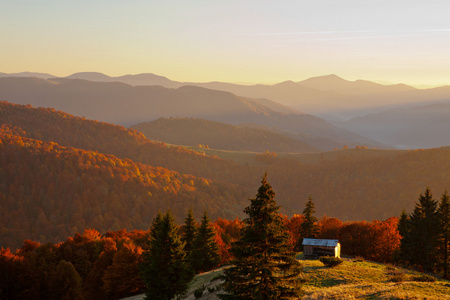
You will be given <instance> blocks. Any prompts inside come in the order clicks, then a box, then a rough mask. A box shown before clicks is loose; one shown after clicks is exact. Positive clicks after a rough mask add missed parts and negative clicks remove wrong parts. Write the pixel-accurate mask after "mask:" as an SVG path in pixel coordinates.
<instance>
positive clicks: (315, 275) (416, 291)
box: [302, 259, 450, 299]
mask: <svg viewBox="0 0 450 300" xmlns="http://www.w3.org/2000/svg"><path fill="white" fill-rule="evenodd" d="M302 264H303V266H304V271H305V277H306V279H307V282H306V283H305V284H304V285H303V290H304V291H305V296H304V297H303V298H302V299H450V282H449V281H446V280H442V279H438V280H436V282H416V281H413V280H414V278H415V277H417V276H423V274H421V273H419V272H414V271H411V270H404V269H399V268H395V267H392V266H386V265H384V264H380V263H374V262H370V261H361V260H349V259H346V260H345V261H344V262H343V263H342V264H341V265H339V266H337V267H335V268H326V267H324V266H323V264H322V263H321V262H319V261H317V260H302ZM398 274H404V275H402V276H403V280H402V281H400V282H392V281H391V279H392V278H393V277H394V276H398Z"/></svg>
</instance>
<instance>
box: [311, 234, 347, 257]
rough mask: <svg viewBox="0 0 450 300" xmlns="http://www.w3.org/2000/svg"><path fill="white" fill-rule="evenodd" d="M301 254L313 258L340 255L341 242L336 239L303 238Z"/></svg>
mask: <svg viewBox="0 0 450 300" xmlns="http://www.w3.org/2000/svg"><path fill="white" fill-rule="evenodd" d="M303 255H304V256H305V257H314V258H318V257H320V256H334V257H341V244H339V241H338V240H326V239H307V238H304V239H303Z"/></svg>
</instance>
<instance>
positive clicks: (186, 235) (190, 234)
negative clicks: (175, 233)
mask: <svg viewBox="0 0 450 300" xmlns="http://www.w3.org/2000/svg"><path fill="white" fill-rule="evenodd" d="M196 235H197V222H195V219H194V215H193V213H192V209H189V211H188V215H187V217H186V219H185V220H184V226H183V235H182V236H181V241H182V242H184V243H185V245H184V251H186V254H187V255H188V256H189V255H190V254H191V251H192V247H193V243H194V239H195V236H196Z"/></svg>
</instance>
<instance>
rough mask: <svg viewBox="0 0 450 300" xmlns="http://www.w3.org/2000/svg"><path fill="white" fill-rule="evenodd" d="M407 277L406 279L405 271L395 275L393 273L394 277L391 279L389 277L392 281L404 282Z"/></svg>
mask: <svg viewBox="0 0 450 300" xmlns="http://www.w3.org/2000/svg"><path fill="white" fill-rule="evenodd" d="M405 279H406V276H405V273H403V272H397V273H395V274H394V275H392V277H391V279H389V281H392V282H403V281H405Z"/></svg>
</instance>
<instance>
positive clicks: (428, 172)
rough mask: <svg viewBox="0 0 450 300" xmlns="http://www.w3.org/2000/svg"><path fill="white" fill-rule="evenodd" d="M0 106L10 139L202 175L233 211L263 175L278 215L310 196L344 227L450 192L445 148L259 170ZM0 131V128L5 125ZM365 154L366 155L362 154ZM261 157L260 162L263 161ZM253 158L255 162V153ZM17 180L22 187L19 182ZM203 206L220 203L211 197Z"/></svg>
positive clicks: (99, 126) (351, 154) (131, 134)
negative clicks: (427, 193) (425, 194)
mask: <svg viewBox="0 0 450 300" xmlns="http://www.w3.org/2000/svg"><path fill="white" fill-rule="evenodd" d="M0 107H1V109H0V120H1V122H2V123H3V124H10V125H9V126H8V128H9V129H8V130H9V131H10V132H15V134H19V135H21V136H27V137H30V138H34V139H42V140H44V141H53V142H56V143H58V144H60V145H63V146H67V147H76V148H84V149H85V150H88V149H89V150H93V151H98V152H99V153H107V154H113V155H115V156H116V157H119V158H128V159H131V160H132V161H134V162H140V163H143V164H148V165H151V166H161V167H164V168H167V169H169V170H173V171H176V172H178V173H181V174H192V175H194V176H197V177H204V178H206V179H207V180H208V181H209V180H213V181H214V180H217V181H218V182H221V184H222V186H223V189H220V193H221V194H225V195H226V196H225V197H226V199H228V200H226V201H223V203H221V205H223V206H224V207H228V208H230V209H231V208H232V207H233V206H232V205H231V204H229V203H228V202H227V201H231V202H232V203H237V202H238V201H246V199H247V198H248V195H251V193H252V190H254V188H255V186H256V185H257V183H258V180H259V178H260V176H261V174H263V173H264V171H266V170H267V171H268V172H269V176H270V180H271V183H272V185H273V187H274V189H275V190H277V194H278V203H279V205H281V212H282V213H284V214H287V215H293V214H295V213H299V212H300V211H301V209H302V208H301V207H302V203H303V202H304V201H305V199H307V198H308V196H309V195H310V194H311V195H312V197H313V199H314V201H315V203H316V209H317V214H318V216H322V215H323V214H327V215H329V216H332V217H338V218H340V219H342V220H344V221H345V220H369V221H370V220H373V219H386V218H389V217H392V216H398V215H400V212H401V210H402V209H406V210H407V211H408V210H411V209H412V208H413V207H414V202H415V201H416V199H417V195H418V194H419V193H420V192H421V191H423V190H424V188H425V187H426V186H429V187H430V188H431V189H432V190H433V191H435V192H436V193H442V192H443V191H444V190H445V189H449V188H450V187H449V182H450V172H449V170H450V150H449V148H445V147H444V148H436V149H428V150H417V151H399V152H398V153H397V152H395V155H393V154H391V152H390V151H389V152H387V151H379V152H378V151H377V150H367V149H363V148H359V149H352V150H338V151H334V152H332V154H334V153H336V154H339V155H328V154H327V153H324V154H323V156H322V155H321V154H312V156H313V157H314V159H313V160H314V163H309V164H306V163H301V162H299V161H297V160H295V159H283V158H279V157H278V156H276V154H274V155H272V156H271V155H269V156H270V157H268V158H269V159H267V160H262V162H260V163H259V166H251V165H250V164H248V165H238V164H237V163H233V162H231V161H227V160H224V159H219V158H214V157H210V156H207V155H202V154H199V153H197V152H193V151H189V150H186V149H183V148H180V147H168V146H166V145H164V144H162V143H155V142H152V141H150V140H148V139H146V138H145V137H144V136H143V135H142V134H140V133H138V132H137V131H134V130H128V129H125V128H123V127H121V126H114V125H110V124H107V123H101V122H96V121H88V120H84V119H82V118H77V117H73V116H70V115H68V114H65V113H62V112H57V111H54V110H52V109H42V108H41V109H36V108H31V107H24V106H20V105H12V104H8V103H5V102H3V103H0ZM14 126H15V128H14ZM3 127H4V128H5V130H6V126H3ZM364 151H367V153H369V154H368V155H362V154H363V153H365V152H364ZM359 153H361V155H359ZM260 157H262V158H264V155H263V156H261V155H260ZM280 157H281V155H280ZM253 159H257V155H254V158H253ZM261 164H262V166H261ZM24 167H25V166H24ZM11 180H12V179H11ZM15 180H17V182H20V180H21V179H20V178H18V179H15ZM22 185H23V186H24V189H31V188H32V186H31V185H30V183H28V184H22ZM225 186H230V190H229V189H228V188H225ZM120 200H121V201H122V199H120ZM205 201H206V202H207V203H209V202H214V201H218V200H217V199H216V197H211V199H208V200H205ZM205 205H206V204H205ZM184 208H186V207H183V208H182V209H184ZM173 209H175V208H173ZM177 209H179V208H177ZM229 213H230V214H231V215H234V216H237V215H239V214H241V213H242V211H241V209H239V208H235V209H231V210H230V211H229Z"/></svg>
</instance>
